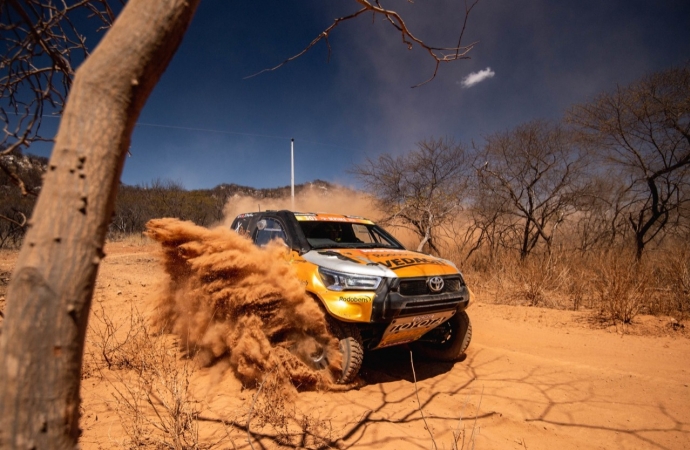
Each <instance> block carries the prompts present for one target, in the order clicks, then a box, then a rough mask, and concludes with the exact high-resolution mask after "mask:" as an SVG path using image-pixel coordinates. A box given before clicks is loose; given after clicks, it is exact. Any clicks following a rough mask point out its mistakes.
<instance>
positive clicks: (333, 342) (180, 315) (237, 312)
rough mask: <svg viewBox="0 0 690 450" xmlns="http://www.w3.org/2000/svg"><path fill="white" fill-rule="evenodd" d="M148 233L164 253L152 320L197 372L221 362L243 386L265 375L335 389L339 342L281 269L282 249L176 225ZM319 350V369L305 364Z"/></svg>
mask: <svg viewBox="0 0 690 450" xmlns="http://www.w3.org/2000/svg"><path fill="white" fill-rule="evenodd" d="M147 227H148V232H147V233H148V235H149V236H150V237H151V238H153V239H154V240H156V241H158V242H160V243H161V245H162V247H163V264H164V268H165V271H166V273H167V275H168V279H167V280H166V285H165V287H164V290H163V292H162V294H161V295H160V298H159V299H158V315H157V318H156V321H157V324H158V325H160V326H162V328H164V329H165V328H169V330H170V331H172V332H173V333H175V334H176V335H177V336H179V337H180V339H181V344H182V346H183V348H184V349H185V350H186V351H188V352H189V353H190V354H194V355H195V356H196V357H197V359H198V360H199V361H200V362H201V363H202V364H204V365H210V364H216V363H219V362H221V361H223V362H224V363H228V364H229V366H230V367H231V368H232V370H233V372H234V373H235V375H236V376H237V377H238V379H239V380H240V381H242V382H243V383H244V384H245V385H248V386H255V385H256V384H257V383H259V382H260V381H261V379H262V377H263V375H264V374H265V373H269V372H272V371H278V373H279V375H280V376H279V377H278V379H280V380H291V382H292V383H293V384H294V385H295V386H297V387H299V388H301V389H311V388H329V387H334V386H335V379H337V377H336V374H339V373H340V370H341V369H340V365H341V359H340V351H339V349H338V341H337V339H335V338H334V337H333V336H332V335H331V334H330V333H329V331H328V328H327V325H326V319H325V315H324V313H323V311H322V310H321V309H320V308H319V305H318V304H317V303H316V302H315V301H314V300H313V299H312V298H311V297H309V296H308V295H307V294H306V292H305V290H304V286H303V285H302V284H301V283H300V281H299V280H298V278H297V276H296V274H295V273H294V271H293V270H294V269H293V268H292V267H291V266H290V265H289V264H287V263H286V261H285V256H286V248H285V247H284V245H283V244H281V243H278V242H277V241H276V242H273V243H271V244H269V245H267V246H266V247H265V248H258V247H256V246H255V245H254V244H253V243H252V242H251V241H250V240H249V239H247V238H246V237H244V236H240V235H238V234H237V233H235V232H234V231H231V230H229V229H227V228H225V227H218V228H215V229H213V230H209V229H207V228H203V227H199V226H196V225H194V224H192V223H191V222H183V221H179V220H176V219H156V220H152V221H150V222H149V223H148V224H147ZM322 351H324V352H326V358H327V360H328V362H329V364H328V366H327V367H326V368H324V369H323V370H315V369H313V368H312V367H310V366H308V365H307V364H306V363H305V362H304V361H308V360H309V358H308V355H310V354H313V353H315V352H322ZM286 388H287V386H286Z"/></svg>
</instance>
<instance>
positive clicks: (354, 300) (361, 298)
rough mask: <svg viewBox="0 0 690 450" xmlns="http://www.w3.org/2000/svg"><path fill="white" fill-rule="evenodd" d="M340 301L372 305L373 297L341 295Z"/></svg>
mask: <svg viewBox="0 0 690 450" xmlns="http://www.w3.org/2000/svg"><path fill="white" fill-rule="evenodd" d="M338 300H340V301H343V302H348V303H370V302H371V297H367V296H364V295H347V296H345V295H341V296H340V298H338Z"/></svg>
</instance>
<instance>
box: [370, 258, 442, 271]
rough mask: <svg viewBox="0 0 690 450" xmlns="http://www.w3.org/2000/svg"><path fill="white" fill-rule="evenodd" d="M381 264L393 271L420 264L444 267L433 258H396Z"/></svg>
mask: <svg viewBox="0 0 690 450" xmlns="http://www.w3.org/2000/svg"><path fill="white" fill-rule="evenodd" d="M381 264H383V265H384V266H386V267H388V268H389V269H392V270H396V269H401V268H403V267H410V266H417V265H419V264H441V265H443V263H442V262H441V261H439V260H437V259H432V258H395V259H388V260H386V261H382V262H381Z"/></svg>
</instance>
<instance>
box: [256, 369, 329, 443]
mask: <svg viewBox="0 0 690 450" xmlns="http://www.w3.org/2000/svg"><path fill="white" fill-rule="evenodd" d="M280 377H281V374H280V373H279V372H277V371H273V372H270V373H267V374H266V375H265V376H264V378H263V380H262V382H261V383H260V384H259V387H258V389H257V391H256V393H255V394H254V396H253V398H252V404H251V407H250V409H249V412H248V415H247V422H246V423H247V425H246V428H247V434H248V435H249V439H252V438H254V439H259V440H260V438H259V437H258V435H259V434H260V435H261V436H262V437H264V438H268V439H269V440H270V441H272V442H273V443H276V444H279V445H281V446H285V447H289V448H329V447H331V446H332V445H333V443H334V439H333V428H332V426H331V422H330V421H329V420H322V419H319V418H316V417H314V416H312V415H310V414H305V413H303V412H301V411H299V410H298V409H297V408H296V406H295V404H294V402H292V401H291V400H292V399H291V398H289V397H286V395H285V390H284V388H283V386H284V384H285V380H281V379H280ZM253 431H254V432H255V433H256V435H257V436H253V434H252V432H253Z"/></svg>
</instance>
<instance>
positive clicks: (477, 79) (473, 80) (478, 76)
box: [462, 67, 496, 88]
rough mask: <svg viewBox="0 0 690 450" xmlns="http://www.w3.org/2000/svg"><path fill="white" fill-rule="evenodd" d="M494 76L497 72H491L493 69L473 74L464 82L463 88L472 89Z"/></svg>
mask: <svg viewBox="0 0 690 450" xmlns="http://www.w3.org/2000/svg"><path fill="white" fill-rule="evenodd" d="M494 75H496V72H494V71H493V70H491V67H487V68H486V69H484V70H480V71H479V72H472V73H471V74H469V75H467V76H466V77H465V78H464V79H463V80H462V87H465V88H468V87H472V86H474V85H475V84H477V83H481V82H482V81H484V80H486V79H487V78H491V77H493V76H494Z"/></svg>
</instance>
